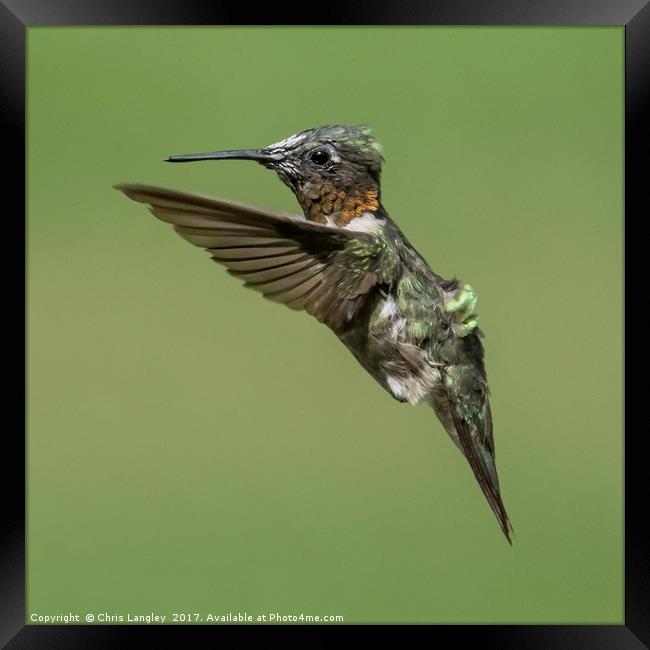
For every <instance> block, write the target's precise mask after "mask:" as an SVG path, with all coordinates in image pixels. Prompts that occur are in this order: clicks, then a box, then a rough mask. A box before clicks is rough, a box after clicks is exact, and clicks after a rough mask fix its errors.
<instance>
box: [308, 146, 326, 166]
mask: <svg viewBox="0 0 650 650" xmlns="http://www.w3.org/2000/svg"><path fill="white" fill-rule="evenodd" d="M309 160H311V161H312V162H313V163H314V165H320V166H322V165H326V164H327V163H328V162H329V160H330V154H329V151H326V150H325V149H316V151H312V152H311V154H310V155H309Z"/></svg>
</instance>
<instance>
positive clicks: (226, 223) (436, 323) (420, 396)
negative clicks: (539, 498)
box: [115, 124, 513, 544]
mask: <svg viewBox="0 0 650 650" xmlns="http://www.w3.org/2000/svg"><path fill="white" fill-rule="evenodd" d="M205 160H252V161H255V162H257V163H260V164H261V165H263V166H264V167H266V168H268V169H271V170H273V171H274V172H275V173H276V174H277V175H278V176H279V177H280V179H281V180H282V181H283V182H284V183H285V184H286V185H287V186H288V187H289V188H290V189H291V191H292V192H293V193H294V194H295V196H296V198H297V200H298V203H299V204H300V207H301V208H302V214H289V213H285V212H272V211H268V210H264V209H260V208H257V207H253V206H251V205H248V204H245V203H240V202H235V201H230V200H224V199H220V198H215V197H210V196H207V195H201V194H195V193H188V192H179V191H174V190H170V189H164V188H160V187H153V186H149V185H142V184H132V183H122V184H118V185H115V188H116V189H119V190H121V191H122V192H124V194H126V196H128V197H129V198H131V199H133V200H134V201H138V202H141V203H145V204H148V206H149V208H150V210H151V212H152V213H153V214H154V215H155V216H156V217H158V219H160V220H162V221H164V222H167V223H169V224H172V226H173V227H174V230H175V231H176V232H177V233H178V234H179V235H181V237H183V238H185V239H186V240H188V241H189V242H190V243H192V244H194V245H196V246H198V247H200V248H204V249H206V250H207V251H208V252H209V253H210V255H211V256H212V258H213V259H214V260H215V261H216V262H218V263H219V264H222V265H224V266H225V267H227V269H228V272H229V273H230V274H231V275H233V276H235V277H236V278H239V279H240V280H243V281H244V286H246V287H250V288H252V289H254V290H256V291H258V292H260V293H262V294H263V296H264V297H265V298H267V299H269V300H272V301H275V302H279V303H282V304H285V305H287V306H288V307H290V308H291V309H294V310H302V311H305V312H307V313H308V314H311V315H312V316H314V317H315V318H316V319H318V320H319V321H320V322H321V323H324V324H325V325H326V326H328V327H329V328H330V329H331V330H332V331H333V332H334V334H335V335H336V336H337V337H338V338H339V339H340V341H341V342H342V343H343V344H344V345H345V346H346V347H347V348H348V350H350V352H351V353H352V354H353V355H354V357H355V358H356V360H357V361H358V362H359V363H360V364H361V366H362V367H363V368H365V370H366V371H367V372H368V373H369V374H370V375H371V376H372V377H374V379H375V380H376V381H377V382H378V383H379V385H380V386H381V387H382V388H383V389H384V390H386V391H387V392H388V393H389V394H390V395H391V396H392V397H393V398H394V399H396V400H398V401H400V402H408V403H409V404H412V405H415V404H418V403H419V402H425V403H427V404H429V405H430V406H431V407H432V408H433V410H434V412H435V414H436V415H437V417H438V419H439V420H440V422H441V423H442V425H443V427H444V429H445V430H446V432H447V433H448V435H449V436H450V437H451V439H452V441H453V442H454V444H455V445H456V447H457V448H458V449H459V450H460V451H461V452H462V454H463V455H464V456H465V458H466V459H467V461H468V462H469V465H470V467H471V469H472V471H473V473H474V476H475V477H476V480H477V481H478V484H479V485H480V487H481V490H482V491H483V494H484V495H485V497H486V499H487V501H488V503H489V505H490V507H491V508H492V510H493V512H494V514H495V515H496V518H497V520H498V522H499V525H500V527H501V530H502V531H503V533H504V535H505V537H506V539H507V540H508V542H509V543H510V544H512V539H511V533H512V532H513V529H512V526H511V524H510V520H509V518H508V515H507V513H506V509H505V507H504V505H503V501H502V498H501V492H500V488H499V480H498V476H497V470H496V465H495V452H494V438H493V432H492V414H491V411H490V402H489V388H488V383H487V376H486V372H485V366H484V350H483V346H482V343H481V340H480V339H481V337H482V336H483V333H482V332H481V330H480V329H479V327H478V316H477V315H476V303H477V297H476V292H475V291H474V290H473V289H472V287H471V285H469V284H467V283H463V282H460V281H459V280H458V279H456V278H454V279H451V280H445V279H444V278H442V277H441V276H440V275H438V274H436V273H434V272H433V271H432V270H431V268H430V266H429V265H428V264H427V262H426V261H425V260H424V258H423V257H422V255H420V254H419V253H418V251H417V250H416V249H415V248H414V247H413V246H412V245H411V243H410V242H409V240H408V239H407V238H406V236H405V235H404V234H403V233H402V231H401V230H400V229H399V227H398V225H397V224H396V223H395V221H393V219H392V218H391V217H390V216H389V214H388V212H387V211H386V209H385V208H384V206H383V204H382V201H381V184H380V175H381V169H382V164H383V162H384V156H383V150H382V146H381V145H380V144H379V142H378V141H377V139H376V138H375V137H374V136H373V133H372V131H371V129H370V128H369V127H367V126H349V125H343V124H335V125H328V126H319V127H315V128H311V129H307V130H304V131H301V132H299V133H297V134H295V135H292V136H290V137H288V138H286V139H284V140H282V141H280V142H277V143H275V144H271V145H269V146H267V147H264V148H262V149H236V150H227V151H212V152H207V153H196V154H186V155H178V156H171V157H170V158H167V159H166V162H172V163H185V162H193V161H205Z"/></svg>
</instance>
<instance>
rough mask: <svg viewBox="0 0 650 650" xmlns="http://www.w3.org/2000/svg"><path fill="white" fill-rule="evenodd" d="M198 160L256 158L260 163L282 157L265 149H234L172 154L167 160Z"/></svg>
mask: <svg viewBox="0 0 650 650" xmlns="http://www.w3.org/2000/svg"><path fill="white" fill-rule="evenodd" d="M196 160H255V161H257V162H260V163H268V162H274V161H278V160H280V157H279V156H278V155H277V154H272V153H269V152H268V151H265V150H264V149H232V150H230V151H209V152H207V153H188V154H185V155H182V156H170V157H169V158H167V159H166V160H165V162H194V161H196Z"/></svg>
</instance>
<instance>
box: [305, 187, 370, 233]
mask: <svg viewBox="0 0 650 650" xmlns="http://www.w3.org/2000/svg"><path fill="white" fill-rule="evenodd" d="M314 190H315V191H314V192H312V193H311V194H310V195H309V196H305V197H302V198H301V200H300V204H301V206H302V208H303V210H304V211H305V216H306V217H307V219H308V220H309V221H315V222H316V223H322V224H325V223H327V222H328V219H327V217H328V216H330V215H332V219H331V221H333V222H334V223H335V224H336V225H337V226H339V228H344V227H345V226H346V225H347V224H349V223H350V221H352V219H356V218H357V217H361V216H362V215H363V214H364V212H376V211H377V210H378V209H379V200H378V192H377V190H363V191H361V192H354V193H351V192H348V193H346V192H345V191H344V190H337V189H336V188H335V187H334V186H333V185H329V184H327V183H323V184H322V185H321V186H320V187H318V188H317V189H316V188H314Z"/></svg>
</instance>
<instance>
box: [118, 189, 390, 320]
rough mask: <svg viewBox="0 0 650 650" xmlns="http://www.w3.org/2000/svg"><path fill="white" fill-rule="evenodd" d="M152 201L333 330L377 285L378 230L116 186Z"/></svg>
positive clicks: (266, 288)
mask: <svg viewBox="0 0 650 650" xmlns="http://www.w3.org/2000/svg"><path fill="white" fill-rule="evenodd" d="M115 187H116V188H117V189H119V190H121V191H122V192H124V194H126V195H127V196H128V197H129V198H131V199H133V200H134V201H138V202H140V203H145V204H148V205H149V209H150V210H151V212H152V213H153V214H154V215H155V216H156V217H157V218H158V219H160V220H161V221H164V222H166V223H169V224H171V225H172V226H173V227H174V230H175V231H176V232H177V233H178V234H179V235H180V236H181V237H183V238H184V239H186V240H187V241H189V242H190V243H192V244H194V245H195V246H199V247H201V248H204V249H206V250H207V251H208V252H209V253H210V254H211V255H212V258H213V259H214V260H215V261H216V262H218V263H219V264H223V265H224V266H226V267H227V268H228V271H229V273H230V274H231V275H233V276H235V277H237V278H239V279H241V280H243V281H244V286H246V287H250V288H252V289H255V290H256V291H259V292H261V293H262V294H263V295H264V297H266V298H268V299H269V300H273V301H275V302H280V303H284V304H286V305H287V306H289V307H290V308H292V309H304V310H305V311H306V312H307V313H309V314H311V315H313V316H315V317H316V318H317V319H318V320H320V321H321V322H324V323H326V324H327V325H329V326H330V327H331V328H332V329H334V330H335V331H337V330H339V329H340V328H342V327H344V326H345V325H346V323H348V322H350V321H351V320H352V319H353V318H354V316H355V314H356V313H357V312H358V310H359V307H360V306H361V305H362V304H363V300H364V298H365V297H367V296H368V295H369V294H370V293H371V292H372V291H373V289H374V287H375V286H376V284H377V276H376V274H375V273H374V272H373V263H377V262H378V260H379V257H380V254H381V250H382V248H381V246H379V245H378V244H379V242H378V240H377V238H376V236H374V235H370V234H368V233H363V232H356V231H346V230H342V229H339V228H334V227H330V226H324V225H320V224H315V223H312V222H309V221H306V220H305V219H304V217H300V216H297V215H290V214H287V213H284V212H269V211H266V210H261V209H260V208H256V207H253V206H250V205H246V204H244V203H237V202H234V201H227V200H224V199H218V198H214V197H209V196H205V195H202V194H194V193H187V192H176V191H173V190H167V189H164V188H160V187H152V186H149V185H136V184H121V185H116V186H115Z"/></svg>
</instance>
